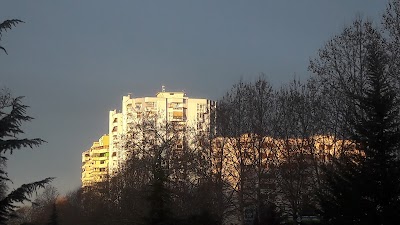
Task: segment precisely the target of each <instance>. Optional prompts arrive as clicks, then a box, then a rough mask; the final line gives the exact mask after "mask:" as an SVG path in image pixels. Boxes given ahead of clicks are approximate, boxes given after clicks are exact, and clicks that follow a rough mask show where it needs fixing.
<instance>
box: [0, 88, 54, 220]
mask: <svg viewBox="0 0 400 225" xmlns="http://www.w3.org/2000/svg"><path fill="white" fill-rule="evenodd" d="M21 99H22V97H17V98H12V97H11V96H10V95H9V94H7V93H5V94H4V93H1V94H0V157H2V159H3V160H7V158H6V157H5V156H4V154H6V153H9V154H12V152H13V151H14V150H17V149H21V148H26V147H29V148H33V147H36V146H39V145H40V144H42V143H43V142H44V141H43V140H42V139H40V138H34V139H27V138H22V139H19V138H18V135H21V134H23V133H24V132H23V130H22V129H21V124H22V122H26V121H30V120H32V119H33V118H32V117H30V116H27V115H25V114H26V108H27V107H28V106H26V105H23V104H22V103H21ZM0 175H1V176H0V181H1V182H5V181H9V179H8V177H7V176H6V172H5V171H4V169H3V168H0ZM52 179H53V178H46V179H44V180H41V181H37V182H33V183H29V184H23V185H21V187H19V188H17V189H15V190H13V191H11V192H10V193H9V194H8V195H6V196H5V197H3V198H1V199H0V224H6V222H7V220H8V219H9V218H10V217H12V216H14V211H15V210H16V209H17V208H18V206H17V205H15V203H22V202H24V201H29V197H30V196H31V194H32V193H33V192H35V191H36V190H37V189H38V188H44V186H45V184H47V183H49V182H50V181H51V180H52Z"/></svg>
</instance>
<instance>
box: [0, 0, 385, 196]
mask: <svg viewBox="0 0 400 225" xmlns="http://www.w3.org/2000/svg"><path fill="white" fill-rule="evenodd" d="M386 4H387V1H384V0H335V1H331V0H302V1H294V0H292V1H289V0H273V1H272V0H249V1H245V0H241V1H238V0H219V1H215V0H201V1H200V0H198V1H195V0H168V1H166V0H158V1H156V0H154V1H149V0H142V1H134V0H126V1H122V0H115V1H105V0H92V1H89V0H86V1H80V0H68V1H50V0H48V1H40V0H38V1H5V2H2V7H1V8H0V21H3V20H6V19H20V20H23V21H25V23H23V24H18V25H17V27H15V28H13V29H12V30H11V31H8V32H6V33H4V34H3V37H2V39H1V41H0V45H2V46H3V47H5V48H6V49H7V51H8V55H6V54H4V53H2V52H0V88H8V89H9V90H10V91H11V93H12V94H13V96H25V98H24V99H23V103H24V104H26V105H29V106H30V108H29V109H28V111H27V113H28V115H30V116H32V117H34V118H35V119H34V120H33V121H31V122H29V123H25V124H24V125H23V129H24V131H25V134H24V135H22V136H21V137H28V138H35V137H40V138H42V139H44V140H46V141H47V143H46V144H43V145H42V146H41V147H39V148H35V149H22V150H21V151H17V152H14V153H13V155H11V156H9V161H8V166H7V171H8V176H9V178H10V179H12V180H13V183H9V186H10V188H11V189H13V188H16V187H18V186H19V185H21V184H23V183H27V182H32V181H36V180H39V179H43V178H45V177H56V179H55V180H54V181H53V183H52V184H53V185H54V186H55V187H56V188H57V189H58V190H59V191H60V192H61V193H62V194H64V193H68V192H69V191H73V190H75V189H76V188H78V187H80V185H81V181H80V177H81V153H82V152H83V151H84V150H86V149H88V148H90V146H91V145H92V143H93V141H96V140H98V139H99V138H100V136H101V135H102V134H105V133H107V132H108V112H109V111H110V110H113V109H120V107H121V100H122V96H123V95H126V94H128V93H132V95H133V96H135V97H141V96H153V95H155V94H156V93H157V92H158V91H160V90H161V86H162V85H165V86H166V90H167V91H181V90H184V91H185V92H186V93H187V96H188V97H197V98H208V99H212V100H218V99H219V98H221V96H222V95H223V94H224V93H225V92H227V91H229V89H230V88H231V87H232V85H233V84H234V83H236V82H238V81H239V79H240V78H241V77H242V78H243V79H245V80H254V79H255V78H256V77H257V76H258V75H259V74H260V73H265V74H266V76H267V79H268V80H269V81H270V82H271V83H272V84H273V85H274V87H276V88H277V87H280V86H281V85H282V84H285V83H287V82H289V81H291V80H293V79H294V78H295V77H296V78H299V79H302V80H305V79H307V78H308V77H310V76H312V74H311V73H310V72H308V70H307V67H308V63H309V60H310V58H314V57H316V56H317V51H318V49H320V48H322V47H323V45H324V43H326V42H327V41H328V40H329V39H330V38H332V37H333V36H334V35H336V34H339V33H340V31H341V30H342V29H343V28H344V27H345V26H346V25H349V24H351V23H352V21H353V20H354V19H355V18H356V16H357V15H358V16H362V17H363V18H368V19H371V20H373V21H374V22H375V24H376V25H379V24H380V21H381V15H382V14H383V13H384V10H385V7H386Z"/></svg>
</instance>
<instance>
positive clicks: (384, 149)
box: [320, 41, 400, 224]
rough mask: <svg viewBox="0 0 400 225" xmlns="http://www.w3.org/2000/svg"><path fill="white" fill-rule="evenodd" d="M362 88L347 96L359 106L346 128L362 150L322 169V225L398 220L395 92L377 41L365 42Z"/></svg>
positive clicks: (398, 136) (399, 181)
mask: <svg viewBox="0 0 400 225" xmlns="http://www.w3.org/2000/svg"><path fill="white" fill-rule="evenodd" d="M367 50H368V53H367V59H366V62H367V65H366V68H367V88H366V90H365V91H364V94H363V95H362V96H351V97H352V98H354V99H355V100H356V102H358V106H359V108H360V110H359V111H358V112H353V113H354V114H355V116H352V117H351V118H353V119H352V121H350V123H349V124H350V125H351V127H349V130H350V133H351V136H352V139H353V140H354V141H355V142H356V143H357V146H358V148H359V150H361V152H362V154H358V155H357V154H347V155H346V154H343V155H342V157H340V158H339V159H338V160H336V161H335V162H334V163H333V165H331V167H330V168H325V169H326V172H327V174H326V175H327V179H326V189H325V190H324V191H323V192H321V193H320V205H321V209H322V215H323V220H324V222H326V223H327V224H398V221H397V222H395V221H396V220H398V218H397V217H398V215H400V199H399V196H400V173H399V161H398V160H397V158H396V152H397V149H398V147H399V143H400V130H399V128H400V126H399V123H398V121H399V118H398V115H399V111H398V110H397V108H398V102H397V95H396V92H395V89H394V88H393V87H392V86H391V83H390V80H389V77H388V75H387V67H388V65H387V64H388V63H387V62H388V60H387V57H386V55H385V51H384V48H383V45H382V43H381V42H378V41H374V42H372V43H371V44H369V45H368V48H367Z"/></svg>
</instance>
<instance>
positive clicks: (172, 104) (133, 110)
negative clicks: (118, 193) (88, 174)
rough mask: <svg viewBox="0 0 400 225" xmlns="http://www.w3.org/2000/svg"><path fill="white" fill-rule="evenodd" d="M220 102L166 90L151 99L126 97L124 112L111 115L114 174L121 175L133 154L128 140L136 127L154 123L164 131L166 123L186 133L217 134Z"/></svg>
mask: <svg viewBox="0 0 400 225" xmlns="http://www.w3.org/2000/svg"><path fill="white" fill-rule="evenodd" d="M215 108H216V102H215V101H211V100H208V99H201V98H189V97H187V96H186V94H185V93H184V92H183V91H181V92H171V91H165V89H164V87H163V89H162V91H161V92H158V93H157V94H156V95H155V96H150V97H137V98H135V97H133V96H131V95H127V96H123V97H122V110H120V111H117V110H113V111H110V113H109V135H110V154H109V171H110V174H111V175H113V174H116V173H118V169H119V168H121V166H122V165H123V164H124V162H125V161H126V159H127V157H128V156H129V152H128V150H127V149H126V147H125V144H126V142H125V141H124V137H126V134H127V132H128V131H129V130H132V129H135V128H133V125H134V124H138V123H140V122H143V121H145V120H152V121H153V122H154V127H155V128H156V129H159V132H162V129H163V126H164V125H165V124H167V123H168V124H175V125H179V126H180V127H181V128H185V129H183V130H186V131H187V130H188V129H190V130H191V132H195V133H199V132H215V131H214V127H213V126H212V125H210V124H213V121H214V120H215V114H214V112H215Z"/></svg>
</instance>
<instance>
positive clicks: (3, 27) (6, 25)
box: [0, 19, 23, 54]
mask: <svg viewBox="0 0 400 225" xmlns="http://www.w3.org/2000/svg"><path fill="white" fill-rule="evenodd" d="M19 23H23V21H22V20H18V19H12V20H5V21H3V22H2V23H0V41H1V38H2V36H3V32H6V31H7V30H11V28H12V27H15V26H16V25H17V24H19ZM0 49H1V50H3V51H4V52H5V53H6V54H7V51H6V49H5V48H4V47H3V46H1V45H0Z"/></svg>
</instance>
